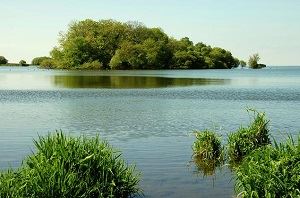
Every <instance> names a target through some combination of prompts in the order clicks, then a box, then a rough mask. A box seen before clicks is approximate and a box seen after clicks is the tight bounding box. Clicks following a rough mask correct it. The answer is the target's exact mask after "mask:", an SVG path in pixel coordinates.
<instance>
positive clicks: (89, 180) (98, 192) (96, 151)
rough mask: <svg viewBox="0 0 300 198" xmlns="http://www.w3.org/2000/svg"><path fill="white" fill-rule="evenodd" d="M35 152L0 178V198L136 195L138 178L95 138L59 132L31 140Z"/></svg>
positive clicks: (133, 170)
mask: <svg viewBox="0 0 300 198" xmlns="http://www.w3.org/2000/svg"><path fill="white" fill-rule="evenodd" d="M34 144H35V146H36V150H37V151H36V153H34V154H32V155H31V156H29V157H28V158H27V159H25V160H24V161H23V164H22V166H21V167H20V168H19V169H18V170H16V171H12V170H8V171H7V172H5V173H1V175H0V197H11V198H14V197H32V198H35V197H59V198H60V197H61V198H67V197H83V198H85V197H130V196H134V195H135V194H138V193H139V192H140V190H139V188H138V183H139V175H138V174H136V173H135V168H134V167H133V166H128V165H127V164H126V163H125V162H124V160H122V159H121V153H120V152H118V151H116V150H114V149H113V148H112V147H111V146H110V145H109V144H108V143H107V142H105V141H102V140H101V139H100V138H99V137H98V136H97V137H94V138H88V137H85V136H81V137H69V136H66V135H64V134H63V133H62V132H56V133H55V134H53V135H48V136H46V137H39V139H38V140H37V141H34Z"/></svg>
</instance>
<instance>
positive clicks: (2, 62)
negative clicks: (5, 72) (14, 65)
mask: <svg viewBox="0 0 300 198" xmlns="http://www.w3.org/2000/svg"><path fill="white" fill-rule="evenodd" d="M7 63H8V60H7V59H6V58H5V57H4V56H0V64H7Z"/></svg>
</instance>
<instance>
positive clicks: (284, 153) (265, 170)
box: [236, 136, 300, 198]
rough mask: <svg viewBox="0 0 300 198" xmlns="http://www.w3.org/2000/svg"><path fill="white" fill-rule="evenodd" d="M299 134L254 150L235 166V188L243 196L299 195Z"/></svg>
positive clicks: (257, 197) (291, 196) (290, 197)
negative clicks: (284, 141) (282, 142)
mask: <svg viewBox="0 0 300 198" xmlns="http://www.w3.org/2000/svg"><path fill="white" fill-rule="evenodd" d="M299 142H300V136H299V137H298V144H295V143H294V141H293V139H292V138H289V139H288V141H287V142H286V143H284V144H279V145H278V144H275V146H274V147H272V146H266V147H261V148H260V149H257V150H256V151H254V152H253V153H251V154H250V155H249V156H247V157H246V158H245V159H244V160H243V162H242V164H241V165H240V166H239V167H238V168H237V170H236V171H237V174H236V175H237V180H238V181H237V185H236V191H237V192H240V195H241V196H242V197H256V198H259V197H270V198H271V197H272V198H273V197H274V198H277V197H278V198H279V197H280V198H281V197H282V198H288V197H289V198H293V197H299V196H300V174H299V173H300V163H299V162H300V144H299Z"/></svg>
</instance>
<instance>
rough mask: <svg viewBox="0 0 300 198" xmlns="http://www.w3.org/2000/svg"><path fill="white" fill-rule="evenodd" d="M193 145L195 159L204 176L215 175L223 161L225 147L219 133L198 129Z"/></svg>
mask: <svg viewBox="0 0 300 198" xmlns="http://www.w3.org/2000/svg"><path fill="white" fill-rule="evenodd" d="M195 136H196V141H195V142H194V145H193V161H194V163H195V165H196V167H197V168H198V170H199V171H201V172H203V174H204V176H206V175H213V174H214V172H215V169H216V167H218V166H219V165H221V164H222V162H223V147H222V145H221V139H220V137H218V135H217V134H216V133H215V132H213V131H209V130H205V131H196V132H195Z"/></svg>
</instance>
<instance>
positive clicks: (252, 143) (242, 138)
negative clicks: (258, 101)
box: [227, 110, 271, 163]
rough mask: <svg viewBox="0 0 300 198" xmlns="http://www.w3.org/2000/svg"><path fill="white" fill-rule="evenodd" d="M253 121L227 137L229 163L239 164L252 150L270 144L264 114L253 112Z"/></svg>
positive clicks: (267, 121)
mask: <svg viewBox="0 0 300 198" xmlns="http://www.w3.org/2000/svg"><path fill="white" fill-rule="evenodd" d="M248 111H251V112H253V114H254V116H253V121H252V122H251V123H250V125H249V126H248V127H240V128H239V129H238V131H236V132H234V133H231V134H229V136H228V145H227V148H228V151H227V152H228V158H229V161H230V162H231V163H239V162H241V161H242V159H243V158H244V157H245V156H247V155H248V154H250V153H251V152H252V151H253V150H255V149H258V148H260V147H263V146H266V145H268V144H270V143H271V141H270V135H269V128H268V123H269V120H267V119H266V116H265V113H260V112H257V111H255V110H248Z"/></svg>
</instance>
